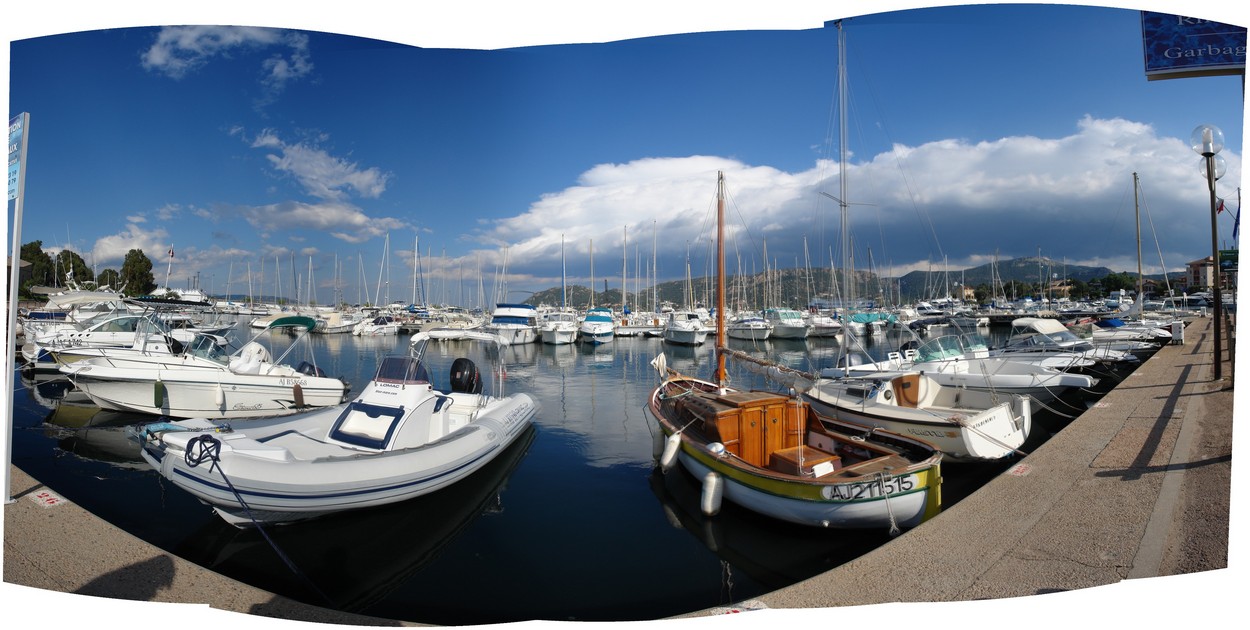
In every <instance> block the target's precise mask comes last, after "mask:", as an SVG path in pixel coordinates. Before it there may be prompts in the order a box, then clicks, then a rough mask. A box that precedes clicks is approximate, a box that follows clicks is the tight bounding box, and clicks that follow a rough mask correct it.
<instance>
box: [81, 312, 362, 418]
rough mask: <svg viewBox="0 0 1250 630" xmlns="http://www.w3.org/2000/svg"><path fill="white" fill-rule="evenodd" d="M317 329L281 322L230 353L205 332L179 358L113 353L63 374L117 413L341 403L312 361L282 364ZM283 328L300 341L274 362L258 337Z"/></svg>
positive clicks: (235, 412) (247, 414) (183, 414)
mask: <svg viewBox="0 0 1250 630" xmlns="http://www.w3.org/2000/svg"><path fill="white" fill-rule="evenodd" d="M315 325H316V322H315V320H313V319H312V318H310V317H302V316H291V317H284V318H279V319H277V320H274V321H273V322H271V323H270V326H269V329H267V330H266V331H262V332H261V333H259V334H258V335H257V336H256V337H253V338H252V340H251V341H249V342H248V343H246V344H244V345H243V347H241V348H240V349H239V350H238V351H236V352H235V353H234V354H230V355H228V354H227V353H226V351H225V348H224V347H223V346H222V345H221V343H219V342H220V340H219V339H218V338H215V337H213V336H211V335H203V334H201V335H198V336H197V337H196V339H195V341H194V342H192V343H191V344H190V345H188V346H187V347H186V348H184V349H182V350H181V351H180V352H169V351H168V350H165V351H157V352H151V351H148V350H147V348H145V347H137V348H120V349H110V350H108V351H106V352H103V353H102V354H100V355H99V356H97V357H94V358H84V359H82V360H79V361H75V362H73V363H69V364H67V365H64V366H62V368H61V372H62V373H64V374H65V375H66V376H67V377H68V378H69V379H70V381H72V382H73V383H74V385H75V386H76V387H77V388H78V389H79V390H81V391H83V392H84V393H85V394H87V395H88V396H90V397H91V400H92V401H94V402H95V403H96V404H97V405H99V406H100V408H102V409H111V410H114V411H128V412H137V413H148V414H157V415H165V416H170V417H174V418H195V417H201V416H204V417H210V418H255V417H261V416H274V415H286V414H292V413H296V412H299V411H303V410H307V409H309V408H313V407H329V406H333V405H339V404H342V403H343V401H344V399H345V398H346V397H347V393H348V391H349V390H350V386H349V385H348V384H347V383H345V382H343V380H342V379H338V378H331V377H327V376H326V375H325V373H324V372H323V371H322V370H321V369H319V368H318V367H317V366H316V365H315V363H312V362H309V361H303V362H301V363H300V364H299V365H297V366H295V367H292V366H291V365H288V364H285V363H282V361H283V360H284V359H285V358H286V357H287V356H288V355H290V354H291V352H292V351H293V350H294V349H295V348H296V347H297V346H298V345H300V342H301V341H302V340H303V339H304V336H305V335H307V334H308V331H309V330H311V329H312V327H313V326H315ZM283 328H290V329H297V330H299V331H300V336H299V337H298V338H297V339H296V340H295V342H294V343H292V344H291V346H290V347H288V348H287V349H286V351H285V352H284V353H283V354H282V355H281V356H279V357H278V358H277V359H276V360H275V359H273V358H272V357H271V355H270V352H269V349H268V348H266V347H265V346H263V345H261V344H260V343H259V342H258V341H257V337H259V336H260V335H261V334H267V333H268V331H269V330H275V329H283ZM155 345H157V346H159V345H160V343H159V341H158V342H157V343H156V344H155ZM309 357H310V358H311V353H310V354H309Z"/></svg>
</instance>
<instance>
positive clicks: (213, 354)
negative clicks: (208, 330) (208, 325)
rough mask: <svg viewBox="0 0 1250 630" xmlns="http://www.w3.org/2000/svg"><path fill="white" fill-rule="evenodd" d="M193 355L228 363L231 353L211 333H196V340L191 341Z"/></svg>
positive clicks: (224, 363)
mask: <svg viewBox="0 0 1250 630" xmlns="http://www.w3.org/2000/svg"><path fill="white" fill-rule="evenodd" d="M190 353H191V356H196V357H201V358H204V359H208V360H209V361H212V362H214V363H220V364H221V365H228V364H229V363H230V355H229V353H227V352H226V349H225V348H224V347H223V346H222V345H221V344H219V343H217V340H216V339H214V338H213V337H210V336H209V335H196V336H195V340H193V341H192V342H191V350H190Z"/></svg>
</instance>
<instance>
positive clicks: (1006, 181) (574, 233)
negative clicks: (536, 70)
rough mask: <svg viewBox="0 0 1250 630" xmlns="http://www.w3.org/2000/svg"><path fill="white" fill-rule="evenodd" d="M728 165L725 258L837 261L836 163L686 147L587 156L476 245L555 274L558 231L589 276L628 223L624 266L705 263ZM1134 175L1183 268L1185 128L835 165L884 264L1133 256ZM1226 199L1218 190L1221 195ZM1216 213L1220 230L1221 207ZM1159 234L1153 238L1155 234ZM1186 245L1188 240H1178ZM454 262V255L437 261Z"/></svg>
mask: <svg viewBox="0 0 1250 630" xmlns="http://www.w3.org/2000/svg"><path fill="white" fill-rule="evenodd" d="M1222 155H1223V156H1224V158H1225V160H1226V161H1227V162H1228V175H1226V176H1225V180H1224V182H1222V183H1221V190H1222V191H1223V192H1222V193H1221V194H1222V195H1223V196H1225V197H1229V198H1232V199H1235V195H1236V192H1235V189H1236V186H1237V184H1236V183H1234V182H1240V173H1241V159H1240V156H1238V155H1235V154H1232V153H1231V152H1229V151H1225V153H1224V154H1222ZM717 171H724V172H725V173H726V179H727V187H728V191H729V197H730V204H729V209H728V212H727V215H728V222H729V224H730V226H729V227H730V238H732V239H733V240H732V241H731V246H730V254H729V256H730V259H731V262H730V263H729V264H730V265H731V269H732V266H733V265H735V264H736V262H735V259H736V258H737V256H741V257H742V258H743V259H744V271H748V272H750V271H752V270H754V271H761V270H763V267H764V264H765V261H764V260H763V256H762V254H763V244H764V242H765V241H766V242H767V248H768V258H769V261H768V263H769V264H774V263H775V264H777V265H780V266H785V267H790V266H794V265H795V264H796V262H797V264H798V265H800V266H801V265H804V264H808V263H805V261H809V262H810V265H811V266H812V267H815V268H827V266H828V265H829V264H830V263H829V261H830V258H831V257H832V259H833V260H834V261H836V262H838V263H840V261H841V256H842V253H841V248H840V247H839V245H838V244H839V243H840V242H841V235H840V234H839V229H840V228H839V226H840V208H839V206H838V205H837V204H836V203H835V202H834V201H833V200H831V199H829V198H828V197H827V196H825V195H824V194H822V193H827V194H832V195H834V196H837V195H838V194H839V190H840V187H839V185H838V169H837V165H836V163H830V162H819V163H817V164H814V165H813V166H812V168H810V169H808V170H805V171H802V172H794V173H791V172H785V171H782V170H779V169H776V168H772V167H768V166H762V165H751V164H746V163H743V162H740V161H737V160H733V159H729V158H723V157H713V156H690V157H674V158H648V159H641V160H637V161H633V162H628V163H623V164H601V165H596V166H594V167H592V168H590V169H588V170H587V171H586V172H585V173H583V174H582V176H581V177H580V178H579V180H578V182H577V184H576V185H574V186H570V187H568V188H566V189H564V190H561V191H556V192H552V193H549V194H547V195H544V196H543V197H542V198H541V199H539V200H538V201H536V202H534V203H533V204H532V205H531V206H530V207H529V208H528V209H527V210H526V211H525V212H524V213H522V214H520V215H517V216H514V217H510V218H505V219H502V220H498V221H495V222H493V223H491V224H489V225H487V226H485V227H483V228H482V229H480V231H479V232H478V233H477V234H476V237H477V238H478V239H479V240H480V242H482V243H483V244H484V245H485V248H483V249H481V250H479V251H477V252H474V253H472V254H470V255H469V256H466V257H465V258H464V259H463V260H462V261H459V262H456V263H454V264H457V265H458V264H464V263H467V262H468V261H470V260H471V259H473V258H483V259H485V260H487V261H488V264H489V263H490V262H493V263H495V264H497V265H498V264H501V263H502V257H503V248H504V247H505V246H506V247H507V256H508V268H509V270H510V271H511V272H512V273H515V274H516V277H518V278H519V277H526V278H531V279H533V280H534V281H535V282H536V283H537V284H536V286H552V285H551V284H545V285H544V283H550V282H553V281H554V282H558V280H559V273H560V271H559V269H560V247H561V245H560V241H561V237H562V236H563V238H564V241H565V252H566V257H567V265H568V268H569V269H570V270H571V271H570V277H572V276H577V277H578V279H579V280H580V281H582V282H585V281H586V275H587V270H588V267H589V262H590V261H589V260H588V258H587V255H588V253H589V248H590V242H591V240H593V243H594V252H595V262H596V268H597V269H600V270H604V271H601V272H600V274H597V275H598V276H599V277H600V278H603V277H608V276H611V277H617V278H619V275H620V269H621V265H622V255H623V251H622V241H623V240H624V238H625V236H626V233H627V234H628V239H629V250H630V251H629V253H628V254H626V257H627V259H628V260H627V263H628V264H627V265H626V266H627V267H628V273H629V274H630V275H633V274H635V273H636V272H635V262H634V261H635V259H636V257H638V256H641V258H642V260H644V261H646V263H648V264H647V265H645V266H646V267H649V262H650V261H649V259H650V257H651V249H652V234H653V230H654V231H655V233H657V234H658V236H657V237H656V240H657V241H658V245H657V247H656V249H657V253H656V255H657V257H658V258H659V259H660V262H659V264H658V267H659V270H660V277H661V279H662V280H663V279H675V278H678V277H681V276H683V275H684V273H685V262H684V261H685V255H686V247H687V245H688V244H689V246H690V247H691V248H692V254H691V257H692V259H694V260H693V261H692V265H694V266H695V269H694V273H695V274H696V275H701V274H702V273H703V272H704V270H705V269H707V268H708V267H707V263H706V262H705V261H706V259H707V258H708V251H709V247H710V244H711V239H712V235H713V229H714V203H715V200H714V197H715V186H716V172H717ZM1135 172H1136V173H1138V174H1139V176H1140V178H1141V195H1140V197H1141V198H1140V200H1139V201H1140V206H1141V213H1142V215H1141V216H1142V226H1143V227H1142V230H1143V236H1142V238H1143V240H1144V242H1146V243H1147V244H1148V245H1147V246H1146V247H1145V248H1144V251H1146V252H1156V253H1153V254H1152V255H1149V256H1147V258H1148V259H1147V260H1146V261H1145V268H1146V270H1147V272H1148V273H1149V272H1151V269H1153V270H1154V272H1158V270H1159V267H1160V265H1159V260H1160V255H1159V253H1157V252H1161V254H1162V259H1163V263H1164V264H1165V265H1166V267H1167V268H1168V269H1169V270H1177V269H1179V268H1182V267H1183V266H1184V264H1185V263H1186V262H1188V261H1189V260H1191V259H1192V258H1195V257H1196V256H1194V255H1193V252H1202V251H1206V250H1209V249H1210V222H1209V218H1208V217H1209V204H1208V197H1207V193H1206V187H1205V183H1204V181H1203V180H1202V179H1201V178H1200V177H1199V176H1198V175H1197V171H1196V158H1195V156H1194V154H1193V152H1192V151H1191V150H1190V149H1189V147H1188V145H1187V144H1186V142H1184V141H1182V140H1181V139H1178V138H1172V137H1167V136H1164V135H1160V134H1159V133H1158V132H1157V131H1156V130H1155V129H1154V128H1152V127H1151V126H1150V125H1145V124H1141V123H1137V122H1133V121H1128V120H1123V119H1098V118H1093V117H1089V116H1087V117H1085V118H1083V119H1081V120H1080V121H1077V123H1076V125H1075V129H1074V131H1073V133H1071V134H1070V135H1067V136H1063V137H1058V138H1038V137H1032V136H1019V137H1008V138H1002V139H999V140H995V141H986V142H968V141H964V140H942V141H936V142H930V143H926V144H922V145H918V146H906V145H896V146H894V147H893V148H892V149H891V150H889V151H887V152H883V153H880V154H878V155H875V156H870V157H868V158H865V159H863V160H862V161H853V163H851V164H849V165H848V167H847V182H848V188H849V193H848V199H847V201H848V202H850V204H851V205H850V206H849V207H848V211H849V215H850V222H851V235H852V238H853V242H854V246H853V253H854V260H855V266H856V268H859V269H866V268H868V266H869V265H870V264H871V265H874V266H875V269H876V271H878V272H880V273H891V272H893V273H894V274H896V275H901V274H902V273H905V272H906V271H909V270H914V269H921V270H924V269H931V268H937V269H940V268H942V267H943V266H944V265H949V266H950V268H953V269H959V268H963V267H969V266H975V265H979V264H984V263H985V262H988V261H990V260H993V258H994V257H995V256H996V255H997V256H1001V258H1003V259H1007V258H1014V257H1022V256H1036V255H1037V254H1038V253H1039V248H1040V253H1041V254H1042V256H1045V257H1048V258H1053V259H1056V260H1060V259H1066V260H1067V261H1069V262H1070V263H1071V264H1086V265H1099V266H1108V267H1111V268H1112V269H1113V270H1127V269H1135V268H1136V244H1135V232H1134V226H1135V220H1134V196H1133V173H1135ZM1233 205H1235V204H1234V203H1233V202H1232V201H1230V203H1229V206H1230V207H1232V206H1233ZM1227 220H1228V224H1227V225H1225V226H1223V228H1222V229H1224V230H1226V231H1231V217H1230V218H1228V219H1227ZM1152 227H1153V228H1154V229H1153V230H1152ZM1155 231H1157V241H1158V247H1157V248H1155V247H1152V246H1150V245H1149V243H1151V242H1153V241H1154V240H1155V234H1154V232H1155ZM1186 252H1189V253H1188V254H1187V253H1186ZM449 267H451V266H449Z"/></svg>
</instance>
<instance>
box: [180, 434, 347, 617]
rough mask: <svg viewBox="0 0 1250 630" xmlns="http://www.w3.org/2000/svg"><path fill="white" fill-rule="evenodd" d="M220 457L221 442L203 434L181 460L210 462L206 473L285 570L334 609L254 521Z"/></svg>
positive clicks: (250, 510) (191, 444) (310, 580)
mask: <svg viewBox="0 0 1250 630" xmlns="http://www.w3.org/2000/svg"><path fill="white" fill-rule="evenodd" d="M220 456H221V440H218V439H217V438H215V437H213V436H211V435H208V434H204V435H200V436H198V437H194V438H191V441H189V442H187V449H186V451H185V452H184V453H183V460H184V461H186V463H187V465H188V466H190V467H191V468H195V467H196V466H199V465H200V464H202V463H203V462H204V461H205V460H208V461H210V462H212V463H211V464H210V465H209V468H208V471H209V472H212V471H213V470H214V469H216V470H217V473H218V474H220V475H221V478H222V479H223V480H225V482H226V485H227V486H229V487H230V492H232V493H234V498H235V499H237V500H238V502H239V505H241V506H243V511H244V512H246V513H247V517H248V519H250V520H251V521H252V524H253V525H255V526H256V529H257V530H258V531H259V532H260V535H261V536H263V537H264V538H265V542H267V543H269V546H270V547H271V548H273V550H274V553H277V554H278V558H280V559H281V560H282V562H283V563H284V564H286V566H287V568H288V569H290V570H291V572H292V573H294V574H295V575H296V577H298V578H300V579H301V580H303V582H304V584H305V585H306V586H307V587H308V588H310V589H312V591H313V592H314V593H316V594H317V595H319V596H321V598H322V599H323V600H325V602H326V603H327V604H329V605H330V607H331V608H334V607H335V604H334V601H333V600H331V599H330V598H329V596H327V595H326V594H325V593H324V592H322V591H321V589H319V588H317V585H316V584H314V583H313V581H312V579H311V578H309V577H308V575H306V574H305V573H304V572H303V571H300V570H299V567H297V566H295V563H294V562H292V561H291V559H290V558H289V557H287V555H286V554H285V553H283V551H282V549H281V548H280V547H278V543H276V542H274V540H273V539H272V538H270V537H269V532H267V531H265V528H264V526H262V525H261V524H260V521H257V520H256V517H255V516H254V515H253V514H252V508H251V507H249V506H248V504H247V501H244V500H243V495H241V494H239V491H238V489H236V488H235V487H234V482H232V481H230V477H228V476H227V475H226V471H224V470H222V468H221V457H220Z"/></svg>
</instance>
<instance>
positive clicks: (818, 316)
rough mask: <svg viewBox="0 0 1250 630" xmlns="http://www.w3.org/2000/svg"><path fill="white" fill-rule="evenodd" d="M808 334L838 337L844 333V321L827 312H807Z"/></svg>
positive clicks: (811, 335) (810, 335)
mask: <svg viewBox="0 0 1250 630" xmlns="http://www.w3.org/2000/svg"><path fill="white" fill-rule="evenodd" d="M806 319H807V329H808V333H807V336H809V337H837V336H838V335H841V334H842V322H840V321H838V320H837V319H836V318H835V317H833V316H832V315H828V314H825V313H808V314H807V317H806Z"/></svg>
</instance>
